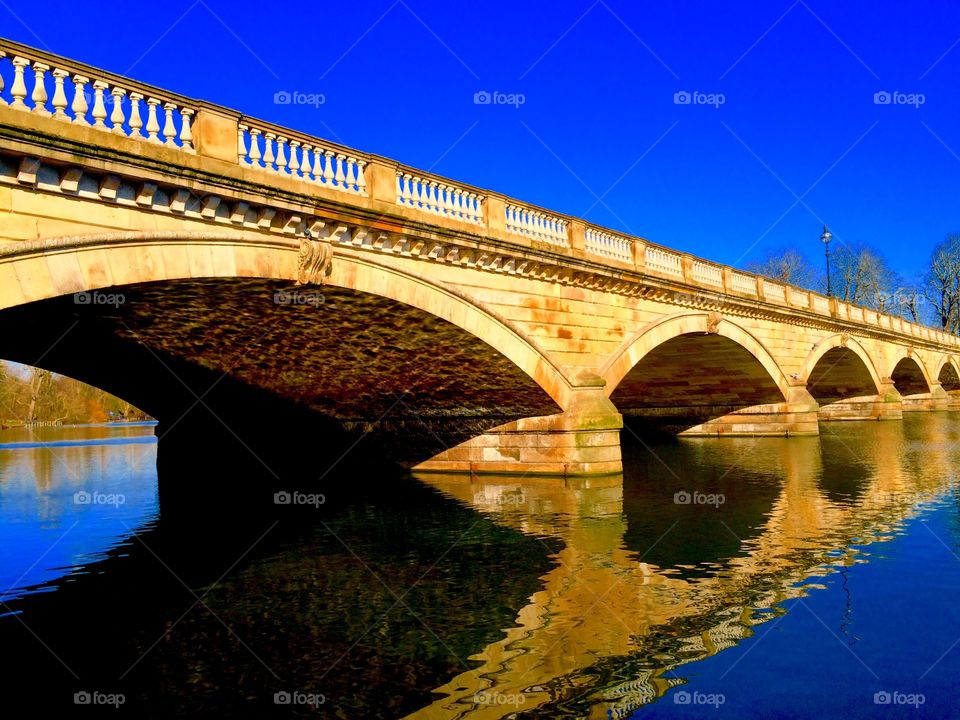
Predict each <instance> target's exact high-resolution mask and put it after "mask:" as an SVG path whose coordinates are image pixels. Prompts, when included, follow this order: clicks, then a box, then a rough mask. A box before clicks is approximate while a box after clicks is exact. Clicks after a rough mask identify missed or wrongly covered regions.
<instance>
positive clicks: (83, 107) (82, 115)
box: [70, 75, 90, 125]
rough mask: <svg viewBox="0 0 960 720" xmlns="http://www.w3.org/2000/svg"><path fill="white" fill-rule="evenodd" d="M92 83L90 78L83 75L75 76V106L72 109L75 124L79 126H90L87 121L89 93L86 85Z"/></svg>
mask: <svg viewBox="0 0 960 720" xmlns="http://www.w3.org/2000/svg"><path fill="white" fill-rule="evenodd" d="M88 82H90V79H89V78H86V77H84V76H83V75H74V76H73V104H72V105H71V106H70V109H71V110H73V122H74V123H76V124H77V125H89V124H90V123H89V122H88V121H87V110H88V107H87V92H86V89H85V88H86V85H87V83H88Z"/></svg>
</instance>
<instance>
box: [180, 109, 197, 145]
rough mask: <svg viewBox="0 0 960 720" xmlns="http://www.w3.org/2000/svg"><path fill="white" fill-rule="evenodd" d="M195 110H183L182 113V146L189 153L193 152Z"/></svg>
mask: <svg viewBox="0 0 960 720" xmlns="http://www.w3.org/2000/svg"><path fill="white" fill-rule="evenodd" d="M192 118H193V110H189V109H187V108H183V109H182V110H181V111H180V145H181V147H182V148H183V149H184V150H186V151H187V152H193V151H194V150H193V127H191V124H192Z"/></svg>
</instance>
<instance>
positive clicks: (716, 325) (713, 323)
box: [707, 312, 723, 335]
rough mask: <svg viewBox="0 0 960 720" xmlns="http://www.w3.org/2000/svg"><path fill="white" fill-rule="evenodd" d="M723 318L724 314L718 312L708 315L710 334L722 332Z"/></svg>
mask: <svg viewBox="0 0 960 720" xmlns="http://www.w3.org/2000/svg"><path fill="white" fill-rule="evenodd" d="M721 320H723V315H721V314H720V313H717V312H712V313H710V314H709V315H707V333H708V334H710V335H716V334H717V333H718V332H720V321H721Z"/></svg>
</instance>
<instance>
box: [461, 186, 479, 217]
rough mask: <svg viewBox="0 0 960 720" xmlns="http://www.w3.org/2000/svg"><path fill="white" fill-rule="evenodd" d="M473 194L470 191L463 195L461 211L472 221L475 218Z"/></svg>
mask: <svg viewBox="0 0 960 720" xmlns="http://www.w3.org/2000/svg"><path fill="white" fill-rule="evenodd" d="M475 197H476V195H474V194H473V193H471V192H468V193H466V194H465V195H464V197H463V212H464V214H465V215H466V217H467V220H470V221H473V220H476V212H475V210H474V198H475Z"/></svg>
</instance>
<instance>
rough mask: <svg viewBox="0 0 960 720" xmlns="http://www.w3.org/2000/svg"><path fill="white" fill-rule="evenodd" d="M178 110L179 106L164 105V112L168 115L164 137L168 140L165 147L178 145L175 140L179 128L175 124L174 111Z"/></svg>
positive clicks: (165, 121) (164, 127) (164, 125)
mask: <svg viewBox="0 0 960 720" xmlns="http://www.w3.org/2000/svg"><path fill="white" fill-rule="evenodd" d="M176 109H177V106H176V105H175V104H173V103H171V102H168V103H164V105H163V110H164V113H165V114H166V116H165V118H164V122H163V136H164V137H165V138H166V140H165V141H164V143H163V144H164V145H168V146H169V147H176V146H177V144H176V143H175V142H174V141H173V139H174V138H175V137H176V136H177V128H176V126H175V125H174V124H173V111H174V110H176Z"/></svg>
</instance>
